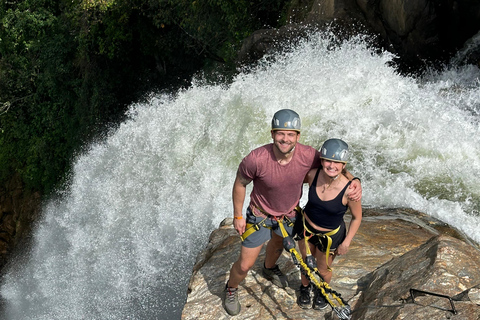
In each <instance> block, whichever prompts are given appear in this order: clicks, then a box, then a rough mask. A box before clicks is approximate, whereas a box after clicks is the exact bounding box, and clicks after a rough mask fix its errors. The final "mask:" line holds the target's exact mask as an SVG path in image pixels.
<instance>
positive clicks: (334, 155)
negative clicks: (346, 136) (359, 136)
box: [320, 139, 348, 163]
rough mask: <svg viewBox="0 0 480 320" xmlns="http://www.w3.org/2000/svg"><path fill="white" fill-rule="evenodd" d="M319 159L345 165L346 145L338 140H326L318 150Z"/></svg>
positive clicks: (346, 158)
mask: <svg viewBox="0 0 480 320" xmlns="http://www.w3.org/2000/svg"><path fill="white" fill-rule="evenodd" d="M320 158H322V159H327V160H331V161H336V162H343V163H347V160H348V144H346V143H345V142H344V141H343V140H340V139H328V140H327V141H325V142H324V143H323V146H322V148H321V149H320Z"/></svg>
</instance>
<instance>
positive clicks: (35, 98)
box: [0, 0, 286, 193]
mask: <svg viewBox="0 0 480 320" xmlns="http://www.w3.org/2000/svg"><path fill="white" fill-rule="evenodd" d="M285 3H286V1H284V0H261V1H253V0H252V1H248V0H195V1H191V0H190V1H187V0H73V1H72V0H70V1H64V0H13V1H9V2H2V3H1V4H0V182H3V181H6V180H7V179H9V177H11V176H12V175H13V174H14V173H15V172H17V173H20V174H21V177H22V179H23V181H24V182H25V183H26V185H27V186H28V187H30V188H32V189H36V190H39V191H42V192H46V193H48V192H50V191H52V190H53V189H54V188H55V187H56V186H57V185H58V183H59V181H61V180H62V178H63V177H65V175H66V173H67V172H68V170H69V167H70V163H71V160H72V157H73V154H74V153H75V152H76V151H77V150H79V148H81V146H82V145H83V144H85V143H88V142H89V141H91V139H93V138H95V137H96V136H97V135H98V134H100V133H101V132H102V131H103V130H106V129H107V128H108V126H109V125H111V124H115V123H118V121H120V120H121V119H122V117H123V114H124V112H125V110H126V107H127V106H128V105H129V104H130V103H132V102H133V101H138V100H139V99H140V98H141V97H142V96H143V95H144V94H145V93H149V92H151V91H152V90H155V89H164V88H170V87H175V86H179V85H184V84H185V83H188V81H189V79H190V77H191V75H192V74H193V73H195V72H197V71H198V70H200V69H202V67H204V66H206V65H211V64H212V63H211V62H212V61H215V62H216V63H218V62H220V63H223V64H225V65H233V61H234V59H235V53H236V50H237V49H238V48H239V46H240V44H241V41H242V40H243V39H244V38H245V37H247V36H248V35H249V34H250V33H251V32H252V31H254V30H256V29H260V28H265V27H278V24H279V23H281V22H279V17H280V16H281V12H282V10H283V8H284V7H285Z"/></svg>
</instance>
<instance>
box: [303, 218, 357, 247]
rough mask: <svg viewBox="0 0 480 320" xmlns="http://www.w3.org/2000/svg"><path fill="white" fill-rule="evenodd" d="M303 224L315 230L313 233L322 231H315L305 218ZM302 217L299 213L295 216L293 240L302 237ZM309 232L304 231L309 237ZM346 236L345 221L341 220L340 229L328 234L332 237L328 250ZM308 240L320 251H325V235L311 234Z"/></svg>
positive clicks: (336, 245)
mask: <svg viewBox="0 0 480 320" xmlns="http://www.w3.org/2000/svg"><path fill="white" fill-rule="evenodd" d="M305 226H306V227H307V229H308V230H310V231H312V232H315V233H319V234H320V233H322V231H317V230H316V229H314V228H313V227H312V226H311V225H310V224H309V223H308V221H307V220H305ZM303 230H304V227H303V218H302V216H301V215H299V216H297V221H296V222H295V226H294V234H295V240H297V241H299V240H302V239H303V238H304V234H303ZM310 235H311V233H309V232H308V231H307V232H306V236H307V237H309V236H310ZM346 236H347V229H346V227H345V221H343V220H342V223H341V224H340V229H339V230H338V231H337V233H335V234H334V235H332V236H330V238H332V246H331V247H330V252H333V251H335V249H337V248H338V246H339V245H340V244H341V243H342V242H343V240H345V238H346ZM308 242H310V243H311V244H313V245H314V246H315V247H317V249H318V250H320V251H321V252H326V251H327V246H328V240H327V238H326V237H322V236H321V235H320V236H313V237H311V238H310V239H309V240H308Z"/></svg>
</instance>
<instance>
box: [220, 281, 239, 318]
mask: <svg viewBox="0 0 480 320" xmlns="http://www.w3.org/2000/svg"><path fill="white" fill-rule="evenodd" d="M224 292H225V297H224V299H223V307H224V308H225V311H227V313H228V314H229V315H231V316H235V315H237V314H239V313H240V302H238V288H229V287H228V286H227V285H225V290H224Z"/></svg>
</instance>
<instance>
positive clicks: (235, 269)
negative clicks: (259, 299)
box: [228, 244, 263, 288]
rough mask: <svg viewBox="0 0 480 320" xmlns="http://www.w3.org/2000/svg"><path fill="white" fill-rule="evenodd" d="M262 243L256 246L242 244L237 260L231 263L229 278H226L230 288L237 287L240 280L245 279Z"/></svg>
mask: <svg viewBox="0 0 480 320" xmlns="http://www.w3.org/2000/svg"><path fill="white" fill-rule="evenodd" d="M262 247H263V244H262V245H261V246H259V247H256V248H246V247H244V246H242V249H241V250H240V256H239V257H238V260H237V261H236V262H235V263H234V264H233V265H232V268H231V269H230V278H229V279H228V286H229V287H230V288H237V287H238V285H239V284H240V282H242V281H243V279H245V277H246V276H247V273H248V271H249V270H250V269H251V268H252V267H253V265H254V264H255V261H256V260H257V257H258V255H259V254H260V250H261V249H262Z"/></svg>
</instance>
